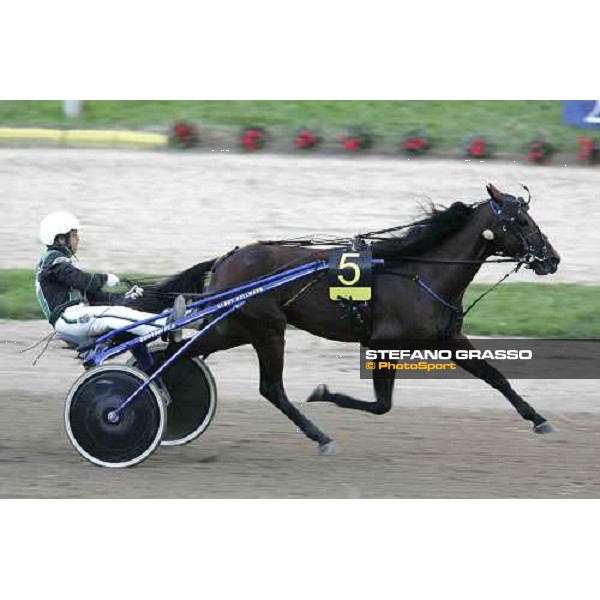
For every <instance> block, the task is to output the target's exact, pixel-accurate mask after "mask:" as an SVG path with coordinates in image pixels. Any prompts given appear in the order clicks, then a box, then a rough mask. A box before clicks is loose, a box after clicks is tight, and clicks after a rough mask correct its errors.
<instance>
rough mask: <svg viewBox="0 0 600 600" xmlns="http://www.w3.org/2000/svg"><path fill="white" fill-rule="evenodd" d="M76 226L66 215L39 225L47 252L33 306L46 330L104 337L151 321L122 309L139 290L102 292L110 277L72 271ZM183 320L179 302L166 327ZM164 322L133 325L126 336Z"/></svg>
mask: <svg viewBox="0 0 600 600" xmlns="http://www.w3.org/2000/svg"><path fill="white" fill-rule="evenodd" d="M79 229H80V227H79V221H78V220H77V219H76V217H75V216H73V215H72V214H70V213H67V212H57V213H52V214H49V215H48V216H47V217H45V218H44V219H43V221H42V222H41V224H40V240H41V241H42V243H43V244H45V246H46V250H45V251H44V253H43V254H42V256H41V257H40V260H39V262H38V264H37V268H36V275H35V291H36V295H37V299H38V302H39V303H40V306H41V307H42V311H43V312H44V315H45V316H46V319H48V321H49V322H50V325H52V326H53V327H54V329H55V330H56V331H57V332H58V333H64V334H66V335H69V336H72V337H75V338H88V337H96V336H99V335H103V334H105V333H107V332H108V331H111V330H113V329H119V328H120V327H124V326H126V325H129V324H130V323H133V322H135V321H140V320H143V319H148V318H150V317H153V316H156V315H154V314H152V313H146V312H141V311H138V310H134V309H132V308H129V307H127V306H123V305H124V304H125V303H127V302H131V301H133V300H137V299H138V298H140V297H141V296H142V295H143V293H144V290H143V288H141V287H139V286H134V287H132V288H131V289H130V290H129V291H128V292H127V293H125V294H120V293H115V292H107V291H105V290H104V289H103V288H104V287H109V288H112V287H114V286H116V285H117V284H118V283H119V278H118V277H117V276H116V275H114V274H113V273H86V272H84V271H81V270H80V269H78V268H77V267H75V266H74V265H73V259H74V258H75V253H76V252H77V247H78V246H79ZM184 315H185V300H184V298H183V296H178V297H177V299H176V301H175V309H174V311H173V315H172V316H171V317H170V318H169V321H172V320H175V319H178V318H181V317H183V316H184ZM166 323H167V318H166V317H165V318H161V319H157V320H156V321H154V322H153V323H150V324H145V325H138V326H137V327H134V328H133V329H130V330H129V332H130V333H133V334H134V335H138V336H141V335H146V334H147V333H151V332H153V331H156V330H157V329H159V328H161V327H162V326H164V325H165V324H166Z"/></svg>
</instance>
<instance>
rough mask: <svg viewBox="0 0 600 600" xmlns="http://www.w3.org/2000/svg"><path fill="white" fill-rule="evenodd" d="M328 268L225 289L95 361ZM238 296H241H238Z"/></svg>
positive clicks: (320, 265) (306, 268) (310, 267)
mask: <svg viewBox="0 0 600 600" xmlns="http://www.w3.org/2000/svg"><path fill="white" fill-rule="evenodd" d="M325 268H327V263H325V261H315V262H312V263H308V264H305V265H303V266H302V267H296V268H294V269H289V270H288V271H284V272H283V273H278V274H276V275H270V276H269V277H264V278H262V279H257V280H255V281H252V282H248V283H245V284H243V285H240V286H237V287H235V288H231V289H229V290H225V291H224V292H219V293H218V294H214V295H212V296H211V297H210V298H203V299H202V300H201V301H199V302H197V303H194V304H191V305H190V306H188V310H189V309H190V308H194V307H196V306H198V304H208V303H209V302H210V303H211V306H207V307H206V308H203V309H201V310H198V311H195V312H192V313H191V314H188V315H187V316H186V317H184V318H183V319H180V320H179V321H176V322H174V323H169V324H168V325H166V326H165V327H162V328H160V329H157V330H156V331H153V332H152V333H148V334H146V335H144V336H140V337H138V338H135V339H133V340H130V341H128V342H124V343H123V344H119V345H118V346H113V347H112V348H103V349H102V350H101V351H100V352H99V353H97V354H95V355H94V358H93V361H94V364H96V365H100V364H102V363H103V362H104V361H105V360H107V359H108V358H110V357H111V356H116V355H117V354H121V353H123V352H126V351H127V350H131V349H132V348H134V347H135V346H138V345H139V344H145V343H148V342H151V341H153V340H155V339H158V337H160V336H161V335H162V334H163V333H165V332H168V331H171V330H173V329H177V328H181V327H185V326H186V325H189V324H191V323H194V322H195V321H199V320H200V319H202V318H204V317H206V316H208V315H211V314H213V313H216V312H219V311H220V310H222V309H224V308H227V307H229V306H231V305H234V304H236V303H239V301H240V300H247V299H248V298H251V297H252V296H258V295H260V294H264V293H266V292H268V291H271V290H273V289H275V288H278V287H281V286H283V285H286V284H288V283H291V282H293V281H296V280H297V279H301V278H302V277H306V276H307V275H310V274H312V273H316V272H318V271H322V270H323V269H325ZM234 294H237V295H235V296H234ZM228 296H233V297H231V298H227V297H228ZM219 298H224V299H223V300H221V301H220V302H216V303H215V304H213V303H214V302H215V301H216V300H219ZM164 314H166V313H163V314H162V315H157V316H156V317H152V318H150V319H144V320H141V321H136V322H135V323H131V324H130V325H126V326H125V327H122V328H120V329H115V330H114V331H112V332H110V333H108V334H106V335H104V336H102V337H101V338H98V339H97V340H96V342H95V345H96V347H98V346H99V345H100V344H102V343H103V342H105V341H106V340H108V339H110V337H111V336H113V335H115V334H117V333H122V332H124V331H128V330H130V329H132V328H134V327H137V326H138V325H141V324H145V323H151V322H153V321H155V320H156V319H158V318H160V317H161V316H163V315H164Z"/></svg>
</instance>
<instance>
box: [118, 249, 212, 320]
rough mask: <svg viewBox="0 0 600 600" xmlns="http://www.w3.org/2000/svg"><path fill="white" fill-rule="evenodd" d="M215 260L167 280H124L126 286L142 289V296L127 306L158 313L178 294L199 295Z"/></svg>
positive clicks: (169, 304) (171, 302) (197, 265)
mask: <svg viewBox="0 0 600 600" xmlns="http://www.w3.org/2000/svg"><path fill="white" fill-rule="evenodd" d="M217 260H218V259H217V258H211V259H210V260H206V261H204V262H201V263H198V264H196V265H194V266H193V267H190V268H189V269H186V270H185V271H181V272H180V273H177V274H176V275H172V276H171V277H168V278H167V279H156V278H145V279H141V278H140V279H136V278H127V279H124V281H125V282H126V283H127V284H128V285H139V286H141V287H143V288H144V295H143V296H142V297H141V298H138V299H137V300H135V301H134V302H132V303H131V304H129V306H131V307H132V308H136V309H138V310H144V311H148V312H153V313H159V312H162V311H163V310H165V309H166V308H168V307H169V306H171V305H172V304H173V301H174V299H175V297H176V296H177V295H179V294H201V293H202V292H203V291H204V288H205V282H206V280H207V274H208V273H209V272H210V271H211V270H212V268H213V266H214V265H215V263H216V262H217Z"/></svg>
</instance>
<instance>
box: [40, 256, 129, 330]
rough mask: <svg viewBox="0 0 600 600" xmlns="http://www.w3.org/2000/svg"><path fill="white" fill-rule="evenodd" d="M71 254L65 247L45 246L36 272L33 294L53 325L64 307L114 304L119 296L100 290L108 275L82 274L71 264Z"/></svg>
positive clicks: (82, 272)
mask: <svg viewBox="0 0 600 600" xmlns="http://www.w3.org/2000/svg"><path fill="white" fill-rule="evenodd" d="M72 259H73V253H72V252H71V250H70V249H69V248H67V247H66V246H56V245H55V246H48V248H47V250H46V251H45V252H44V253H43V254H42V256H41V257H40V260H39V262H38V264H37V267H36V272H35V291H36V295H37V299H38V302H39V303H40V306H41V307H42V311H43V312H44V315H45V316H46V319H48V321H49V322H50V324H51V325H54V323H55V322H56V320H57V319H58V317H59V316H60V315H61V313H62V312H63V310H64V309H65V308H67V306H73V305H74V304H79V303H80V302H84V303H86V304H97V303H98V304H101V303H106V304H114V303H115V300H116V297H117V296H121V294H109V293H108V292H103V291H101V288H102V286H103V285H104V284H105V283H106V280H107V279H108V275H106V274H105V273H85V272H84V271H81V270H80V269H78V268H77V267H75V266H74V265H73V263H72Z"/></svg>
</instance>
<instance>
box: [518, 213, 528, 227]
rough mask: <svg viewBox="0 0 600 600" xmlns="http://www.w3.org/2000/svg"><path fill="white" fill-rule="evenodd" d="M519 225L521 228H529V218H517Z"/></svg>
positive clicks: (521, 216) (520, 216)
mask: <svg viewBox="0 0 600 600" xmlns="http://www.w3.org/2000/svg"><path fill="white" fill-rule="evenodd" d="M517 223H518V224H519V225H520V226H521V227H527V225H529V221H528V220H527V218H526V217H525V216H523V215H519V216H518V218H517Z"/></svg>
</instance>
